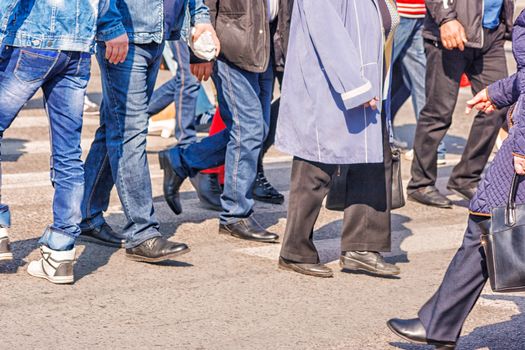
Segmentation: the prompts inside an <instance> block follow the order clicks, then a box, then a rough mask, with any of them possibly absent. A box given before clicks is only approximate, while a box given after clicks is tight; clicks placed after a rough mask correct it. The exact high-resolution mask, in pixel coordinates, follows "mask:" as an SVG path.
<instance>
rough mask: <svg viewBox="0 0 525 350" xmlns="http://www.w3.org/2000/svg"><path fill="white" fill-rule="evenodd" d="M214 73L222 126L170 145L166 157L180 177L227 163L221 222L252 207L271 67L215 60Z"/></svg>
mask: <svg viewBox="0 0 525 350" xmlns="http://www.w3.org/2000/svg"><path fill="white" fill-rule="evenodd" d="M212 77H213V81H214V83H215V86H216V87H217V95H218V101H219V108H220V111H221V117H222V119H223V120H224V123H225V124H226V129H225V130H223V131H221V132H220V133H218V134H215V135H213V136H209V137H206V138H204V139H203V140H202V141H200V142H197V143H194V144H192V145H189V146H188V147H186V148H183V147H178V146H177V147H174V148H172V149H171V150H170V159H171V162H172V164H173V167H174V170H175V172H176V173H177V174H178V175H179V176H181V177H187V176H193V175H195V174H196V173H197V172H198V171H200V170H204V169H208V168H212V167H216V166H218V165H221V164H223V163H225V166H226V167H225V179H224V190H223V192H222V196H221V205H222V208H223V211H222V212H221V214H220V222H221V223H222V224H231V223H234V222H237V221H239V219H242V218H246V217H249V216H250V215H251V214H252V212H253V204H254V202H253V198H252V187H253V183H254V181H255V176H256V172H257V162H258V158H259V153H260V151H261V148H262V144H263V142H264V140H265V138H266V135H267V134H268V124H269V119H270V104H271V98H272V86H273V68H272V66H271V65H270V66H269V67H268V69H267V70H266V72H264V73H251V72H247V71H245V70H242V69H240V68H238V67H236V66H234V65H232V64H229V63H227V62H223V61H217V62H216V63H215V67H214V71H213V76H212Z"/></svg>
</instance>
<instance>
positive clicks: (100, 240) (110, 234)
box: [79, 223, 126, 248]
mask: <svg viewBox="0 0 525 350" xmlns="http://www.w3.org/2000/svg"><path fill="white" fill-rule="evenodd" d="M79 238H80V240H82V241H84V242H91V243H96V244H101V245H105V246H108V247H115V248H122V247H124V243H126V238H124V237H122V236H120V235H119V234H117V233H116V232H115V231H113V229H112V228H111V227H110V226H109V225H108V224H106V223H104V224H103V225H102V226H100V227H96V228H93V229H87V230H82V232H81V233H80V236H79Z"/></svg>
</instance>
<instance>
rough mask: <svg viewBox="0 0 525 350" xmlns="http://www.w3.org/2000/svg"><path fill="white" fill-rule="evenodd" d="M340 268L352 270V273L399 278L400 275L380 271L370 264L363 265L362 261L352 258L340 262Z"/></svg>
mask: <svg viewBox="0 0 525 350" xmlns="http://www.w3.org/2000/svg"><path fill="white" fill-rule="evenodd" d="M339 266H341V269H342V270H350V271H366V272H370V273H372V274H374V275H377V276H397V275H399V274H400V272H399V271H397V272H386V271H381V270H378V269H376V268H374V267H372V266H370V265H368V264H365V263H363V262H362V261H359V260H355V259H352V258H346V257H345V258H344V262H343V260H341V259H340V260H339Z"/></svg>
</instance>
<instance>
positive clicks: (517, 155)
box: [512, 152, 525, 159]
mask: <svg viewBox="0 0 525 350" xmlns="http://www.w3.org/2000/svg"><path fill="white" fill-rule="evenodd" d="M512 155H513V156H514V157H518V158H523V159H525V155H523V154H519V153H516V152H512Z"/></svg>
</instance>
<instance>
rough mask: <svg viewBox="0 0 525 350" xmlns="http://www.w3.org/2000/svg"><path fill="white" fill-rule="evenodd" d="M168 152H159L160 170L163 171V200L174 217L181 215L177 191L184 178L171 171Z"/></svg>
mask: <svg viewBox="0 0 525 350" xmlns="http://www.w3.org/2000/svg"><path fill="white" fill-rule="evenodd" d="M168 152H169V150H165V151H161V152H159V163H160V168H161V169H163V170H164V186H163V190H164V199H165V200H166V202H167V203H168V205H169V207H170V208H171V210H173V212H174V213H175V215H179V214H180V213H182V206H181V204H180V195H179V190H180V186H181V185H182V183H183V182H184V178H181V177H180V176H179V175H177V173H176V172H175V171H174V170H173V166H172V165H171V161H170V157H169V154H168Z"/></svg>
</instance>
